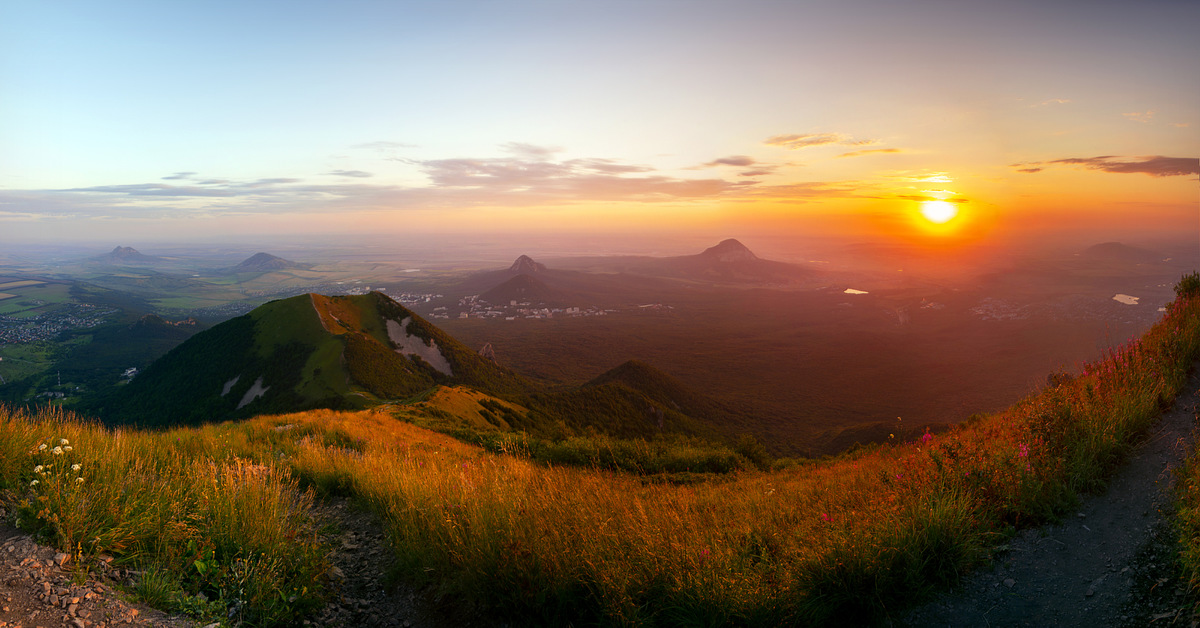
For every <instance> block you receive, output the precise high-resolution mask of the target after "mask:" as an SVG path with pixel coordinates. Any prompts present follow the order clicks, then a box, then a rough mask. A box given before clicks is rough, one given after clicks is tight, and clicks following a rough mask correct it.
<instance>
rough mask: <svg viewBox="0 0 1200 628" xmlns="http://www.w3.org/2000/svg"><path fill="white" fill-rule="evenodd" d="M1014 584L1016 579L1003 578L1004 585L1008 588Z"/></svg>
mask: <svg viewBox="0 0 1200 628" xmlns="http://www.w3.org/2000/svg"><path fill="white" fill-rule="evenodd" d="M1016 584H1017V581H1016V580H1013V579H1012V578H1005V579H1004V586H1006V587H1008V588H1010V589H1011V588H1013V586H1015V585H1016Z"/></svg>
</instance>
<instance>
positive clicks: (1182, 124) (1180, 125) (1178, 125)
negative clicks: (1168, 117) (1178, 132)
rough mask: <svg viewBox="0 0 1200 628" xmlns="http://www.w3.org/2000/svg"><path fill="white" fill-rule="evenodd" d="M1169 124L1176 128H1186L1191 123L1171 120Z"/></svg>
mask: <svg viewBox="0 0 1200 628" xmlns="http://www.w3.org/2000/svg"><path fill="white" fill-rule="evenodd" d="M1171 126H1173V127H1175V128H1177V129H1186V128H1188V127H1189V126H1192V125H1190V124H1188V123H1187V122H1172V123H1171Z"/></svg>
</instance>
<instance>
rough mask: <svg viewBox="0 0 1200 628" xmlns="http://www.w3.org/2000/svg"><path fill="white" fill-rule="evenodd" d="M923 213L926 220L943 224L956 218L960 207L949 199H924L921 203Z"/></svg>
mask: <svg viewBox="0 0 1200 628" xmlns="http://www.w3.org/2000/svg"><path fill="white" fill-rule="evenodd" d="M921 215H922V216H924V217H925V220H928V221H929V222H932V223H934V224H938V225H941V224H945V223H947V222H950V221H951V220H954V217H955V216H957V215H958V208H957V207H955V205H954V203H951V202H949V201H924V202H922V203H921Z"/></svg>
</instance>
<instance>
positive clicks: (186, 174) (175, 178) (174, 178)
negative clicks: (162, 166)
mask: <svg viewBox="0 0 1200 628" xmlns="http://www.w3.org/2000/svg"><path fill="white" fill-rule="evenodd" d="M194 174H196V173H195V172H176V173H175V174H173V175H171V176H169V177H163V181H178V180H180V179H190V178H192V175H194Z"/></svg>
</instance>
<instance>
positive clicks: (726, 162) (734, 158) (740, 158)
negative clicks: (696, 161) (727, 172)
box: [704, 155, 757, 168]
mask: <svg viewBox="0 0 1200 628" xmlns="http://www.w3.org/2000/svg"><path fill="white" fill-rule="evenodd" d="M755 163H757V162H755V161H754V158H753V157H747V156H745V155H730V156H729V157H721V158H720V159H714V160H712V161H710V162H708V163H706V164H704V165H705V166H707V167H712V166H739V167H742V168H745V167H746V166H753V165H754V164H755Z"/></svg>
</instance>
